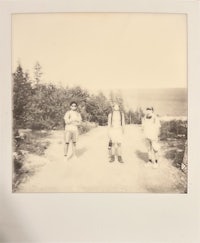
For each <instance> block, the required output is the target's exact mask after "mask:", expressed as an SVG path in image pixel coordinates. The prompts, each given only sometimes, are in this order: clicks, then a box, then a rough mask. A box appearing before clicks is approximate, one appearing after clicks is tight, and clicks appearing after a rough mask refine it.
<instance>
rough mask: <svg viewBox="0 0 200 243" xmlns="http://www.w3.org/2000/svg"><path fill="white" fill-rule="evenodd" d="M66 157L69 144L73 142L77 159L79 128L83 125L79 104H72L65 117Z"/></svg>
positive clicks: (73, 153)
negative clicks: (78, 109)
mask: <svg viewBox="0 0 200 243" xmlns="http://www.w3.org/2000/svg"><path fill="white" fill-rule="evenodd" d="M64 120H65V132H64V143H65V144H64V156H68V150H69V143H70V142H72V155H73V156H74V157H76V142H77V139H78V126H79V125H80V124H81V121H82V119H81V115H80V113H79V112H78V111H77V103H76V102H75V101H73V102H71V103H70V110H69V111H67V112H66V114H65V116H64Z"/></svg>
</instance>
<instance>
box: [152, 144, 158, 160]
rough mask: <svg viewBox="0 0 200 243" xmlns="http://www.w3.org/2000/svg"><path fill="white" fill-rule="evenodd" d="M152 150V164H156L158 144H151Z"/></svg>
mask: <svg viewBox="0 0 200 243" xmlns="http://www.w3.org/2000/svg"><path fill="white" fill-rule="evenodd" d="M152 150H153V155H154V162H155V163H156V164H157V163H158V150H159V144H158V142H157V141H153V142H152Z"/></svg>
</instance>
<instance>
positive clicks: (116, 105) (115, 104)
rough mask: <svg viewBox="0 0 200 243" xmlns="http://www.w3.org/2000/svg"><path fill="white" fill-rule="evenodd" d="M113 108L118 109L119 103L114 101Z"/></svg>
mask: <svg viewBox="0 0 200 243" xmlns="http://www.w3.org/2000/svg"><path fill="white" fill-rule="evenodd" d="M112 108H113V110H114V111H119V109H120V108H119V105H118V104H117V103H114V104H113V106H112Z"/></svg>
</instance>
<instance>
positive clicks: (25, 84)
mask: <svg viewBox="0 0 200 243" xmlns="http://www.w3.org/2000/svg"><path fill="white" fill-rule="evenodd" d="M30 97H31V83H30V81H29V77H28V74H25V73H24V72H23V69H22V67H21V65H20V64H19V65H18V67H17V69H16V72H15V73H14V74H13V120H14V124H13V125H14V127H15V128H19V127H22V128H24V127H25V124H26V120H27V107H26V106H27V103H28V102H29V100H30Z"/></svg>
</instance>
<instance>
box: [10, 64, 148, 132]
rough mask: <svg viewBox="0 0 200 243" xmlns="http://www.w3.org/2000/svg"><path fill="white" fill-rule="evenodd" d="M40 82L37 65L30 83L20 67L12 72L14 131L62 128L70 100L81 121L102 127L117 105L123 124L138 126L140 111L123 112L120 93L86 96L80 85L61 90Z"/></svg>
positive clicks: (61, 88)
mask: <svg viewBox="0 0 200 243" xmlns="http://www.w3.org/2000/svg"><path fill="white" fill-rule="evenodd" d="M41 80H42V71H41V66H40V64H39V63H36V65H35V67H34V79H33V80H32V79H31V78H30V77H29V74H28V73H27V72H24V70H23V68H22V66H21V65H20V64H19V65H18V66H17V69H16V71H15V72H14V73H13V125H14V128H16V129H19V128H30V129H36V130H38V129H61V128H63V127H64V120H63V116H64V114H65V112H66V111H67V110H68V109H69V104H70V102H71V101H72V100H73V101H76V102H77V103H78V109H79V112H80V113H81V116H82V118H83V121H88V122H94V123H97V124H98V125H106V124H107V117H108V114H109V113H110V112H111V104H112V103H113V102H117V103H118V104H119V105H120V107H121V108H122V110H123V112H124V114H125V119H126V123H128V124H130V123H136V124H140V123H141V117H142V116H143V112H142V110H141V109H137V110H136V111H133V110H131V109H129V110H126V109H125V108H124V100H123V97H122V96H121V95H120V94H115V93H113V92H111V93H110V95H109V97H106V96H105V95H104V94H103V93H102V92H99V93H98V94H90V93H89V91H88V90H87V89H84V88H81V87H80V86H76V87H62V86H57V85H54V84H50V83H48V84H47V83H44V82H42V81H41Z"/></svg>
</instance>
